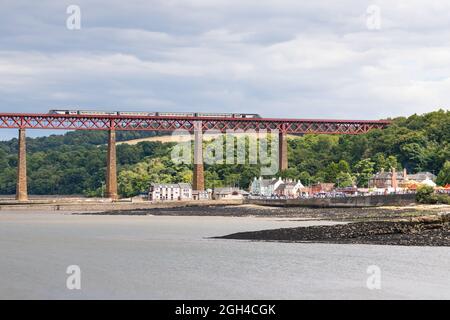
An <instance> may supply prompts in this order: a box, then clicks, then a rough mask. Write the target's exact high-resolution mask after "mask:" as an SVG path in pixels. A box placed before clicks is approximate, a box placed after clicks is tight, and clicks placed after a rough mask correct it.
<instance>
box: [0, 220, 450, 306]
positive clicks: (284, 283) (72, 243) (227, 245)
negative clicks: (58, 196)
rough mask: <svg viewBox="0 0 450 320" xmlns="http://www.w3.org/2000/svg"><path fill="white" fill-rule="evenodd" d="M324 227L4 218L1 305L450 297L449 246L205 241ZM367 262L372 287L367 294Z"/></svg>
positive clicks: (0, 235)
mask: <svg viewBox="0 0 450 320" xmlns="http://www.w3.org/2000/svg"><path fill="white" fill-rule="evenodd" d="M324 223H327V222H323V221H321V222H318V221H315V222H311V221H292V220H286V219H277V218H273V219H272V218H256V217H255V218H253V217H245V218H243V217H239V218H236V217H161V216H133V217H132V216H79V215H69V214H60V213H20V212H15V213H8V212H3V211H2V212H0V298H1V299H397V298H400V299H402V298H404V299H419V298H420V299H431V298H436V299H450V277H449V271H450V248H445V247H401V246H379V245H335V244H312V243H276V242H251V241H236V240H217V239H208V237H211V236H218V235H225V234H229V233H233V232H239V231H250V230H260V229H269V228H279V227H294V226H306V225H314V224H324ZM329 223H331V222H329ZM69 265H77V266H79V267H80V270H81V289H80V290H69V289H67V287H66V280H67V277H69V275H68V274H66V269H67V267H68V266H69ZM372 265H375V266H377V267H379V270H380V272H381V273H380V280H381V281H380V285H381V288H380V289H369V288H368V287H367V284H366V283H367V279H368V277H370V276H371V275H370V274H368V273H367V268H368V267H369V266H372Z"/></svg>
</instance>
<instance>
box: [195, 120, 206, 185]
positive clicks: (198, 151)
mask: <svg viewBox="0 0 450 320" xmlns="http://www.w3.org/2000/svg"><path fill="white" fill-rule="evenodd" d="M192 190H199V191H203V190H205V177H204V172H203V133H202V130H201V128H196V129H195V130H194V174H193V177H192Z"/></svg>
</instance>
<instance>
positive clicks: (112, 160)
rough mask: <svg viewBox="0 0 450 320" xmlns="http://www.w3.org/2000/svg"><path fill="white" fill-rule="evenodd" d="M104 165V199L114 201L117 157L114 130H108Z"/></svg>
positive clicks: (115, 196)
mask: <svg viewBox="0 0 450 320" xmlns="http://www.w3.org/2000/svg"><path fill="white" fill-rule="evenodd" d="M107 157H108V158H107V164H106V197H107V198H110V199H111V200H112V201H116V200H117V199H118V198H119V196H118V194H117V157H116V130H115V129H110V130H109V138H108V155H107Z"/></svg>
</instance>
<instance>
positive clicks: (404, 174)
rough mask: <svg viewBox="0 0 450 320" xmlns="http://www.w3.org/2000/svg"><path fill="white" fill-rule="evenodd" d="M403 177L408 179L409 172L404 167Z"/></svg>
mask: <svg viewBox="0 0 450 320" xmlns="http://www.w3.org/2000/svg"><path fill="white" fill-rule="evenodd" d="M403 179H404V180H407V179H408V173H407V172H406V168H403Z"/></svg>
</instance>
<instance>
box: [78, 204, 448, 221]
mask: <svg viewBox="0 0 450 320" xmlns="http://www.w3.org/2000/svg"><path fill="white" fill-rule="evenodd" d="M439 213H450V206H411V207H377V208H305V207H266V206H256V205H228V206H223V205H221V206H186V207H177V208H150V209H139V210H114V211H104V212H95V213H83V214H97V215H155V216H225V217H227V216H229V217H245V216H255V217H279V218H299V219H302V220H303V219H320V220H340V221H372V220H386V219H389V220H390V219H398V218H408V217H418V216H423V215H434V214H439Z"/></svg>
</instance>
